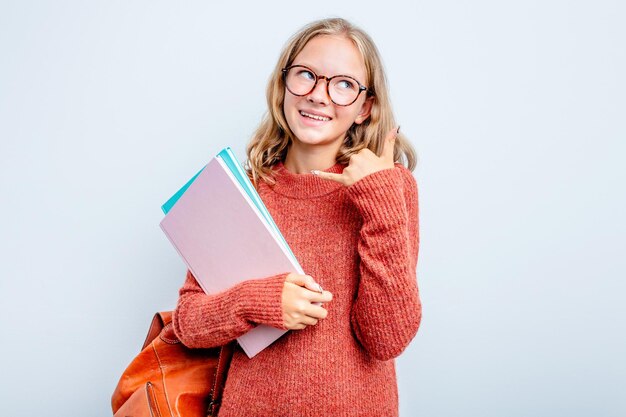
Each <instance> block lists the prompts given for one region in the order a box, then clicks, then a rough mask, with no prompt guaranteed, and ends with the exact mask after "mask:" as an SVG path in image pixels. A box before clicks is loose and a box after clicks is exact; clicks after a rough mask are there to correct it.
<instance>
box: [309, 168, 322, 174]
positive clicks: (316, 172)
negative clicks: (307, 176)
mask: <svg viewBox="0 0 626 417" xmlns="http://www.w3.org/2000/svg"><path fill="white" fill-rule="evenodd" d="M319 173H320V172H319V171H318V170H316V169H312V170H311V174H313V175H318V174H319Z"/></svg>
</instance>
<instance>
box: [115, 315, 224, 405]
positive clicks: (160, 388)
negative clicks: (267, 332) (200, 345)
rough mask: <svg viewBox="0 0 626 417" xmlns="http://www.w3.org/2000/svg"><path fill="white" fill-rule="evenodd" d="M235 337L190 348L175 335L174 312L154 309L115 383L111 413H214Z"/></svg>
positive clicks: (218, 403) (220, 396)
mask: <svg viewBox="0 0 626 417" xmlns="http://www.w3.org/2000/svg"><path fill="white" fill-rule="evenodd" d="M234 344H235V342H231V343H229V344H227V345H224V346H221V347H217V348H212V349H190V348H187V347H185V346H184V345H183V344H182V343H181V342H180V340H178V338H177V337H176V335H175V334H174V330H173V328H172V312H171V311H167V312H162V313H156V314H155V315H154V318H153V319H152V324H151V325H150V329H149V330H148V336H147V337H146V341H145V342H144V344H143V347H142V349H141V352H140V353H139V355H137V356H136V357H135V359H133V361H132V362H131V363H130V365H128V367H127V368H126V370H125V371H124V373H123V374H122V377H121V378H120V381H119V382H118V384H117V387H116V388H115V392H114V393H113V397H112V398H111V405H112V407H113V413H114V417H126V416H133V417H144V416H145V417H154V416H168V417H207V416H210V417H213V416H216V415H217V412H218V410H219V406H220V402H221V398H222V390H223V389H224V384H225V382H226V374H227V372H228V366H229V365H230V360H231V358H232V355H233V349H234Z"/></svg>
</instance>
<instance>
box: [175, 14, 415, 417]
mask: <svg viewBox="0 0 626 417" xmlns="http://www.w3.org/2000/svg"><path fill="white" fill-rule="evenodd" d="M267 101H268V106H269V112H268V114H267V116H266V118H265V119H264V121H263V122H262V123H261V125H260V127H259V129H258V130H257V132H256V134H255V136H254V137H253V139H252V141H251V143H250V144H249V145H248V169H249V173H250V176H251V178H252V179H253V181H254V183H255V186H256V187H257V190H258V192H259V194H260V196H261V198H262V199H263V201H264V203H265V205H266V206H267V208H268V210H269V211H270V213H271V214H272V216H273V218H274V220H275V221H276V224H277V225H278V227H279V228H280V230H281V232H282V233H283V235H284V236H285V239H286V240H287V242H288V243H289V245H290V246H291V248H292V250H293V252H294V254H295V255H296V257H297V258H298V260H299V262H300V264H301V265H302V267H303V269H304V270H305V271H307V273H308V275H298V274H294V273H289V274H287V273H284V274H279V275H276V276H272V277H259V278H258V279H253V280H249V281H245V282H243V283H241V284H239V285H237V286H235V287H233V288H231V289H230V290H228V291H225V292H222V293H219V294H211V295H206V294H205V293H204V292H203V291H202V289H201V288H200V286H199V285H198V284H197V283H196V282H195V280H194V278H193V276H192V275H191V274H190V273H188V274H187V279H186V282H185V284H184V285H183V287H182V288H181V290H180V298H179V301H178V306H177V308H176V311H175V314H174V328H175V331H176V333H177V335H178V336H179V338H180V339H181V341H182V342H183V343H184V344H185V345H187V346H190V347H213V346H219V345H222V344H225V343H227V342H230V341H232V340H234V339H235V338H237V337H239V336H241V335H242V334H244V333H246V332H247V331H248V330H250V329H251V328H253V327H254V326H256V325H257V324H265V325H270V326H274V327H277V328H280V329H288V330H291V331H290V332H288V333H287V334H285V335H284V336H282V337H281V338H280V339H278V340H277V341H276V342H274V343H273V344H272V345H270V346H269V347H267V348H266V349H265V350H263V351H262V352H261V353H259V354H258V355H257V356H255V357H254V358H252V359H249V358H248V357H247V356H246V355H245V353H243V351H242V350H241V349H239V348H237V349H236V351H235V354H234V356H233V359H232V362H231V366H230V370H229V374H228V379H227V382H226V387H225V389H224V394H223V399H222V406H221V409H220V413H219V415H220V417H231V416H246V417H250V416H320V415H321V416H396V415H397V414H398V391H397V382H396V374H395V362H394V360H393V359H394V358H395V357H397V356H398V355H399V354H400V353H401V352H402V351H403V350H404V349H405V348H406V347H407V345H408V344H409V342H410V341H411V340H412V339H413V337H414V336H415V334H416V332H417V330H418V327H419V324H420V319H421V303H420V300H419V292H418V287H417V281H416V276H415V270H416V263H417V253H418V242H419V235H418V203H417V187H416V183H415V180H414V178H413V176H412V174H411V171H410V169H413V168H414V166H415V154H414V152H413V150H412V148H411V146H410V145H409V143H408V142H407V141H406V140H405V139H404V138H403V137H402V135H400V134H399V127H397V126H396V125H395V122H394V119H393V114H392V111H391V106H390V103H389V99H388V93H387V87H386V81H385V76H384V73H383V69H382V63H381V61H380V58H379V55H378V52H377V50H376V47H375V46H374V43H373V42H372V40H371V39H370V38H369V36H368V35H367V34H365V33H364V32H363V31H362V30H360V29H359V28H356V27H354V26H352V25H351V24H350V23H348V22H346V21H345V20H343V19H326V20H322V21H317V22H313V23H311V24H310V25H308V26H306V27H304V28H303V29H302V30H301V31H299V32H298V33H296V34H295V35H294V36H293V37H292V39H291V40H290V41H289V42H288V43H287V45H286V46H285V49H284V51H283V52H282V54H281V56H280V58H279V61H278V64H277V66H276V69H275V71H274V73H273V74H272V76H271V78H270V81H269V85H268V89H267ZM399 161H401V162H404V163H406V164H407V165H408V169H407V168H406V167H405V166H404V165H402V164H401V163H398V162H399ZM320 303H321V304H320Z"/></svg>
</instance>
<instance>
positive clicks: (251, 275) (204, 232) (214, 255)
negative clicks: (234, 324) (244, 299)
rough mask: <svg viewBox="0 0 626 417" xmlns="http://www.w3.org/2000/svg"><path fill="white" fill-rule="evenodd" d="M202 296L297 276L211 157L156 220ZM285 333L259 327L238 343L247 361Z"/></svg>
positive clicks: (272, 235) (245, 198) (270, 233)
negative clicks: (282, 276)
mask: <svg viewBox="0 0 626 417" xmlns="http://www.w3.org/2000/svg"><path fill="white" fill-rule="evenodd" d="M161 229H163V231H164V232H165V234H166V235H167V237H168V239H169V240H170V242H171V243H172V244H173V245H174V247H175V248H176V250H177V251H178V253H179V254H180V256H181V257H182V258H183V260H184V262H185V263H186V264H187V267H188V268H189V270H190V271H191V272H192V273H193V275H194V276H195V277H196V279H197V280H198V283H199V284H200V286H201V287H202V288H203V289H204V291H205V292H206V293H207V294H214V293H218V292H221V291H224V290H227V289H228V288H230V287H232V286H233V285H235V284H237V283H239V282H241V281H246V280H248V279H255V278H264V277H269V276H272V275H276V274H280V273H283V272H296V273H300V274H302V273H303V272H302V270H301V268H300V266H299V265H298V264H297V261H296V262H295V263H294V262H293V261H292V260H291V258H290V256H289V253H288V249H285V247H284V246H283V245H281V243H280V238H279V237H277V236H276V235H275V233H274V232H273V230H272V228H271V227H270V226H269V225H268V224H267V221H266V220H265V219H264V218H263V216H262V215H261V214H260V213H259V211H258V208H256V206H255V205H254V204H253V203H252V201H251V200H250V198H249V197H248V195H247V194H246V193H245V192H244V190H243V188H241V185H239V183H238V182H237V180H236V179H235V178H234V177H233V175H232V174H231V173H230V171H229V170H228V168H227V167H226V166H225V164H224V162H223V161H222V160H221V159H220V158H213V159H212V160H211V161H210V162H209V163H208V164H207V166H206V167H205V168H204V170H203V171H202V172H201V173H200V175H198V177H197V178H196V180H195V181H194V182H193V183H192V184H191V186H190V187H189V188H188V189H187V191H185V193H184V194H183V195H182V196H181V197H180V199H179V200H178V202H177V203H176V205H175V206H174V207H172V208H171V209H170V211H169V212H168V213H167V215H166V216H165V218H164V219H163V220H162V221H161ZM284 333H286V332H285V331H284V330H280V329H276V328H274V327H271V326H265V325H259V326H257V327H255V328H254V329H252V330H251V331H249V332H248V333H246V334H245V335H243V336H241V337H239V338H238V339H237V341H238V342H239V344H240V345H241V347H242V348H243V350H244V351H245V352H246V354H247V355H248V357H250V358H252V357H254V356H255V355H256V354H257V353H259V352H260V351H261V350H263V349H264V348H265V347H267V346H269V345H270V344H271V343H272V342H274V341H275V340H276V339H278V338H279V337H280V336H282V335H283V334H284Z"/></svg>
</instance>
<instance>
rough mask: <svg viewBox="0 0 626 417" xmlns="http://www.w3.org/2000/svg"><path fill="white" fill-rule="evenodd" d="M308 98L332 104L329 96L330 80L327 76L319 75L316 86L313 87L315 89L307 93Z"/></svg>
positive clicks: (316, 101)
mask: <svg viewBox="0 0 626 417" xmlns="http://www.w3.org/2000/svg"><path fill="white" fill-rule="evenodd" d="M307 100H309V101H312V102H314V103H319V104H325V105H328V104H330V97H329V96H328V80H327V79H326V77H319V79H318V80H317V84H316V85H315V88H313V91H311V92H310V93H309V94H308V95H307Z"/></svg>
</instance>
